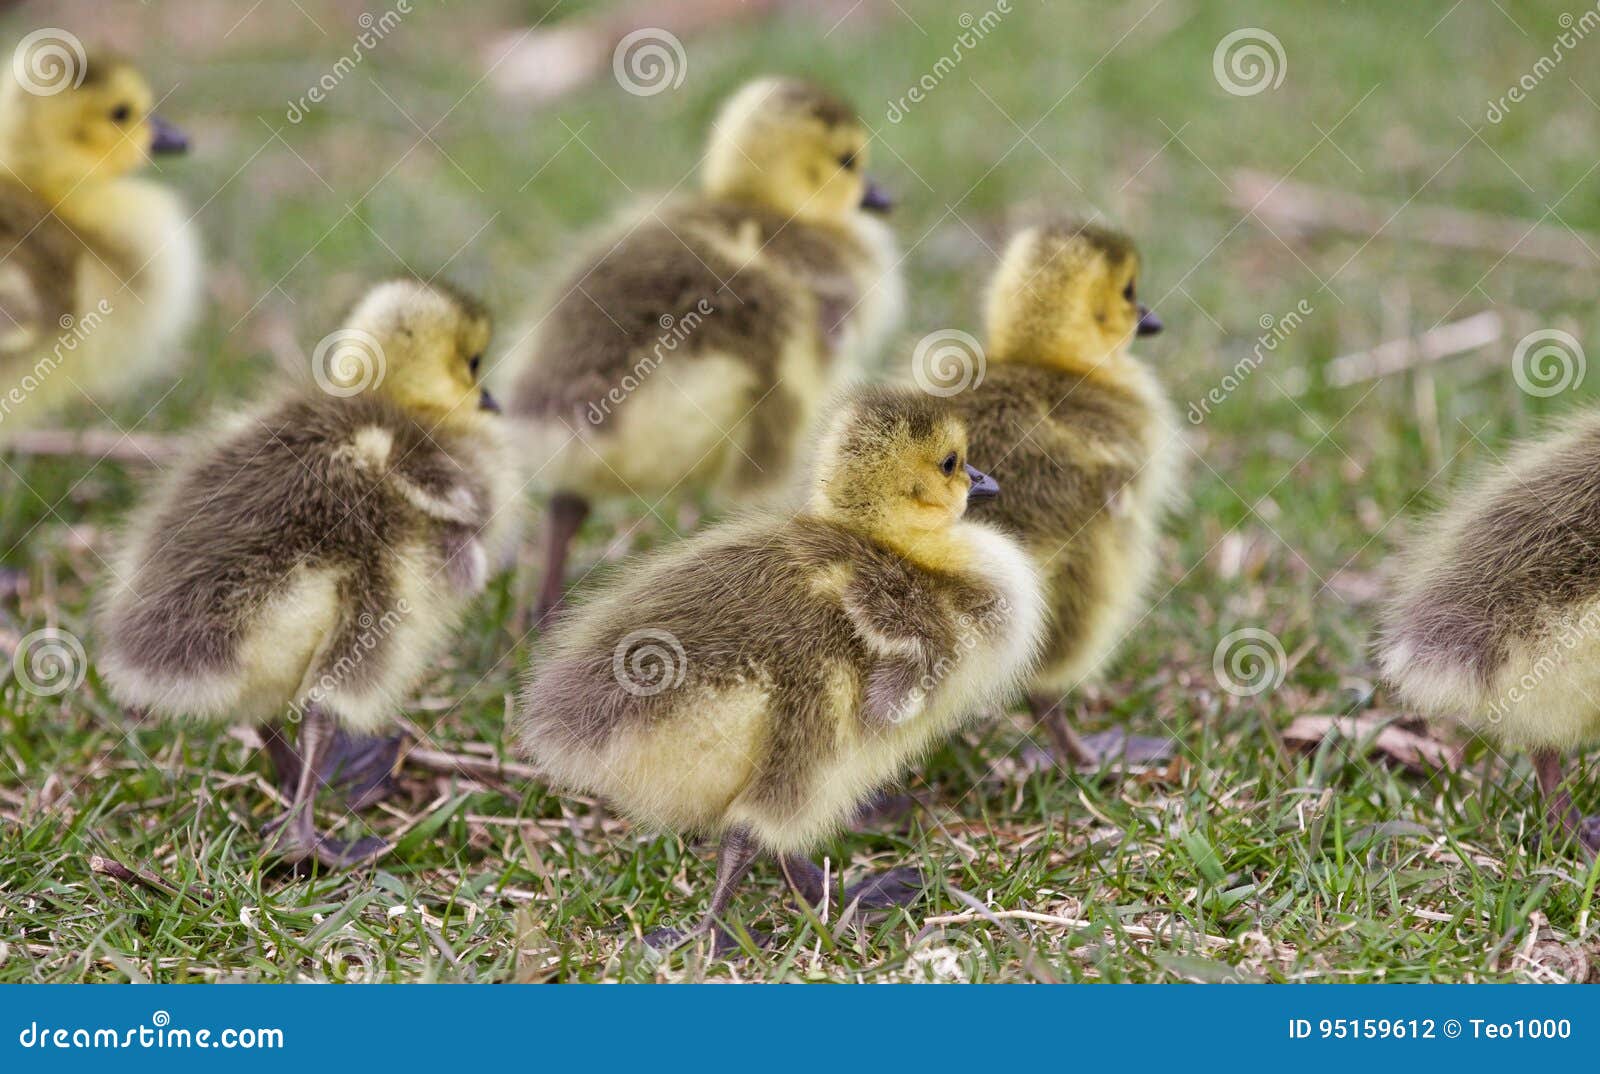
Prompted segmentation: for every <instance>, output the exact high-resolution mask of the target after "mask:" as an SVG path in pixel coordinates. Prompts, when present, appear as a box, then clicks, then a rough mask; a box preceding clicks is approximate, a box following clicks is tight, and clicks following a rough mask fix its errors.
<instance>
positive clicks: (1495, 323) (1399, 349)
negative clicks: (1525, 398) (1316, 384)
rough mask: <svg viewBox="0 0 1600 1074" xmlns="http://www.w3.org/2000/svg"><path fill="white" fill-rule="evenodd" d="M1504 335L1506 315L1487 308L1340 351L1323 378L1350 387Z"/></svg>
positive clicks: (1469, 348)
mask: <svg viewBox="0 0 1600 1074" xmlns="http://www.w3.org/2000/svg"><path fill="white" fill-rule="evenodd" d="M1503 335H1505V319H1504V318H1503V317H1501V316H1500V314H1499V313H1497V312H1495V311H1494V310H1485V311H1484V312H1482V313H1475V314H1473V315H1472V316H1471V317H1464V318H1462V319H1461V320H1459V321H1451V322H1449V323H1448V324H1441V325H1440V326H1439V327H1437V328H1430V329H1429V330H1428V331H1426V332H1423V333H1422V334H1421V335H1419V336H1411V337H1407V338H1406V339H1391V340H1389V341H1388V342H1385V343H1380V344H1378V345H1377V346H1376V347H1373V348H1372V349H1371V350H1365V351H1358V352H1356V353H1355V354H1345V355H1341V356H1339V357H1338V358H1335V359H1334V360H1333V361H1331V362H1329V363H1328V364H1327V366H1326V367H1325V368H1324V369H1323V371H1322V379H1323V382H1324V383H1325V384H1328V385H1330V386H1331V387H1335V388H1347V387H1349V386H1350V385H1352V384H1360V383H1362V382H1363V381H1369V380H1377V379H1379V378H1380V377H1388V376H1393V375H1394V374H1396V373H1403V372H1405V371H1406V370H1408V369H1415V368H1417V367H1418V366H1423V365H1428V364H1430V363H1433V362H1437V361H1441V360H1442V359H1445V358H1451V357H1454V356H1455V355H1458V354H1467V353H1469V352H1471V351H1475V350H1477V349H1478V348H1480V347H1487V346H1488V345H1489V344H1491V343H1496V342H1499V340H1500V338H1501V337H1502V336H1503Z"/></svg>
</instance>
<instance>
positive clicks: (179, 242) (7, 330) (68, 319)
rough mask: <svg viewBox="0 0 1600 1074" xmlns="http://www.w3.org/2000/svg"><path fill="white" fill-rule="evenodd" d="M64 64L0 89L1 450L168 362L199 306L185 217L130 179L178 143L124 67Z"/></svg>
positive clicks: (34, 68) (98, 61)
mask: <svg viewBox="0 0 1600 1074" xmlns="http://www.w3.org/2000/svg"><path fill="white" fill-rule="evenodd" d="M49 46H50V42H49V41H48V40H45V41H42V42H40V43H39V44H38V46H37V47H38V48H41V49H48V48H49ZM66 51H67V54H65V55H63V54H55V55H47V54H38V55H29V54H23V55H19V56H17V57H15V60H16V62H15V63H12V64H10V65H8V67H7V71H8V72H9V73H8V74H5V75H4V76H0V243H3V244H4V247H5V249H7V250H8V251H9V253H7V254H6V256H5V258H4V259H3V260H0V445H3V444H4V443H5V442H6V441H7V440H9V439H10V438H11V437H12V435H13V434H15V433H17V432H19V431H21V430H23V429H25V428H27V427H28V426H30V425H34V424H37V423H38V422H39V421H40V420H41V419H42V418H43V417H44V416H45V415H47V414H49V413H50V412H51V411H52V410H54V409H56V408H58V407H60V406H62V405H63V404H65V403H69V402H72V401H74V400H77V399H79V398H80V397H82V396H87V397H88V398H90V399H92V400H94V401H95V402H96V403H97V404H98V405H100V406H107V405H109V403H110V402H111V399H112V397H113V396H114V395H115V394H116V393H117V392H119V391H121V390H122V389H124V388H125V387H127V386H129V385H131V384H132V383H134V382H136V381H137V380H139V379H142V378H144V377H146V376H149V375H150V374H151V373H153V372H155V371H156V370H157V369H158V368H159V367H160V366H162V365H163V364H171V363H173V362H174V360H175V358H176V355H175V354H174V353H173V352H174V349H175V347H176V346H177V343H178V341H179V339H180V337H181V335H182V333H183V332H184V330H185V329H187V327H188V326H189V324H190V322H191V321H192V320H193V319H194V315H195V312H196V310H197V308H198V304H199V298H200V280H201V259H200V244H199V241H198V239H197V237H196V233H195V229H194V227H193V226H192V225H191V224H190V223H189V213H188V211H187V210H186V209H185V208H184V205H183V202H182V200H181V199H180V198H179V197H178V195H177V194H176V193H175V192H174V191H172V190H171V189H170V188H169V187H167V186H166V185H165V184H163V183H161V182H157V181H152V180H149V179H143V178H139V177H136V176H134V175H133V174H132V173H133V172H134V171H136V170H137V169H139V168H140V167H141V166H142V165H144V164H145V163H146V162H147V161H148V160H149V158H150V157H152V156H154V155H159V154H165V153H181V152H183V151H184V150H185V149H186V148H187V146H188V142H187V140H186V139H185V138H184V136H183V135H182V134H181V133H179V132H178V130H177V128H175V127H173V126H172V125H171V124H169V123H166V122H165V121H163V120H162V119H161V118H160V117H159V116H157V115H156V114H155V113H154V112H153V111H152V105H153V100H154V96H153V94H152V93H151V90H150V87H149V85H148V84H147V83H146V82H145V80H144V78H143V77H142V76H141V75H140V74H139V72H138V71H137V70H135V69H134V68H133V67H132V66H131V65H130V64H129V63H128V62H127V61H125V60H122V59H120V58H119V57H116V56H114V55H111V54H109V53H89V54H85V55H83V56H79V55H76V54H73V53H72V51H71V50H70V49H68V50H66Z"/></svg>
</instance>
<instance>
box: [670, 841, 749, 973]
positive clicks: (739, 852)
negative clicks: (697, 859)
mask: <svg viewBox="0 0 1600 1074" xmlns="http://www.w3.org/2000/svg"><path fill="white" fill-rule="evenodd" d="M759 853H760V848H759V847H757V846H756V841H755V840H754V839H753V838H752V837H751V835H750V830H749V829H748V828H733V829H731V830H730V831H728V833H727V834H726V835H724V836H723V837H722V843H721V845H720V846H719V847H718V848H717V885H716V887H715V888H713V889H712V892H711V906H710V907H709V908H708V909H707V910H706V916H705V917H703V918H701V919H700V923H699V924H698V925H696V926H695V927H694V928H692V929H690V930H688V931H687V932H685V931H684V930H682V929H672V928H667V929H656V930H655V931H654V932H652V933H649V934H648V935H646V936H645V938H644V942H645V943H647V944H649V945H650V946H651V947H655V948H671V947H676V946H678V945H679V944H681V943H683V942H684V941H685V940H688V939H690V938H691V937H694V936H699V935H700V934H702V933H707V932H709V933H710V934H711V938H712V939H711V950H712V953H713V954H721V953H722V952H724V951H728V950H732V949H733V948H736V947H738V946H739V943H738V941H737V940H735V939H734V938H733V936H731V935H730V934H729V933H728V932H727V930H725V929H724V928H722V926H721V924H719V922H720V920H721V918H723V917H724V916H725V915H726V914H727V912H728V905H729V903H731V902H732V901H733V893H734V892H735V891H736V890H738V887H739V884H740V882H741V881H743V880H744V878H745V874H747V873H748V872H749V871H750V866H752V865H754V864H755V860H756V856H757V855H758V854H759ZM756 939H757V941H758V942H759V941H760V939H761V938H760V937H756Z"/></svg>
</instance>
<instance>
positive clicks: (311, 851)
mask: <svg viewBox="0 0 1600 1074" xmlns="http://www.w3.org/2000/svg"><path fill="white" fill-rule="evenodd" d="M274 833H276V835H277V838H275V839H273V840H272V841H271V842H270V843H269V845H268V851H269V852H270V853H272V854H275V855H277V856H278V857H280V858H282V859H283V860H284V861H285V862H288V863H289V864H290V865H294V866H297V867H298V866H303V865H308V864H310V863H311V862H313V861H314V862H317V863H318V864H319V865H321V866H322V867H323V868H324V869H333V870H344V869H353V868H355V867H356V866H358V865H365V864H366V863H368V862H370V861H374V860H376V859H377V858H378V857H380V856H381V855H383V854H384V853H385V852H387V851H388V849H389V844H388V842H386V841H385V840H383V839H380V838H378V837H377V836H375V835H368V836H364V837H362V838H360V839H356V840H350V841H347V840H344V839H335V838H333V837H332V836H330V835H324V834H323V833H321V832H319V831H317V830H316V829H315V828H314V827H312V826H311V824H310V822H309V821H306V822H304V823H302V822H301V821H300V820H299V818H297V817H294V816H293V815H292V814H291V813H285V814H284V815H283V816H281V817H278V818H277V819H275V820H273V821H272V822H271V823H269V824H268V825H267V826H266V828H265V829H264V830H263V832H262V834H263V835H267V836H271V835H273V834H274Z"/></svg>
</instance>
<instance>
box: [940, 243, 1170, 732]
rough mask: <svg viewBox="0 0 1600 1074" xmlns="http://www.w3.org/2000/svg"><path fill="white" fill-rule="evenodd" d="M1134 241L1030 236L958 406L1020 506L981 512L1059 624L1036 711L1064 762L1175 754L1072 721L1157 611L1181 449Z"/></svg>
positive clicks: (994, 291)
mask: <svg viewBox="0 0 1600 1074" xmlns="http://www.w3.org/2000/svg"><path fill="white" fill-rule="evenodd" d="M1138 276H1139V255H1138V252H1137V251H1136V250H1135V249H1134V246H1133V243H1132V242H1131V241H1130V240H1129V239H1128V238H1127V237H1126V236H1123V235H1120V234H1117V233H1115V232H1112V231H1107V230H1105V229H1103V228H1098V227H1093V226H1089V225H1085V224H1080V223H1076V222H1067V223H1056V224H1051V225H1046V226H1041V227H1036V228H1033V229H1031V230H1027V231H1024V232H1022V233H1021V234H1019V235H1017V236H1016V237H1015V238H1014V239H1012V241H1011V242H1010V244H1009V245H1008V246H1007V248H1006V251H1005V254H1004V257H1003V258H1002V260H1001V264H1000V267H999V269H998V270H997V271H996V273H995V276H994V279H993V281H992V282H991V284H990V287H989V295H988V310H987V317H986V320H987V327H986V333H987V336H988V342H987V347H986V348H985V353H986V355H987V362H986V368H985V369H984V370H983V371H982V372H983V376H982V379H981V381H980V382H979V383H978V384H977V385H976V386H975V387H972V388H971V389H969V390H966V391H963V392H960V393H958V394H957V395H955V396H954V397H953V398H952V399H951V402H952V403H953V404H954V406H955V409H956V410H957V412H958V413H960V414H961V416H962V417H963V418H964V419H965V421H966V424H967V429H968V431H969V434H970V436H971V438H972V452H973V454H974V456H975V457H977V458H981V459H984V460H986V461H988V462H989V463H990V465H992V466H993V467H994V471H995V479H996V480H997V481H999V482H1000V483H1001V485H1003V486H1004V487H1005V489H1006V491H1007V493H1008V495H1007V496H1005V497H1004V498H1002V499H1000V500H997V501H995V502H994V503H992V504H986V505H984V507H983V508H982V509H981V510H979V511H976V512H974V517H975V518H978V519H981V520H983V521H988V522H992V523H994V524H995V525H997V526H999V527H1000V528H1001V529H1003V530H1005V531H1006V532H1007V533H1010V534H1011V535H1013V536H1014V537H1016V538H1017V539H1019V540H1020V541H1022V542H1023V544H1024V545H1026V547H1027V548H1028V551H1029V552H1030V553H1031V554H1032V556H1033V558H1034V560H1035V561H1036V562H1037V564H1038V568H1039V572H1040V576H1041V578H1042V579H1043V582H1044V586H1045V592H1046V595H1047V596H1046V599H1047V602H1048V605H1049V612H1050V614H1049V620H1050V626H1049V629H1048V631H1047V632H1046V640H1045V645H1044V655H1043V657H1042V659H1041V662H1040V666H1039V671H1038V673H1037V674H1036V675H1035V677H1034V680H1033V685H1032V695H1031V698H1030V702H1031V705H1032V708H1033V711H1034V714H1035V715H1036V716H1038V717H1041V718H1042V719H1043V721H1044V723H1045V727H1046V729H1047V731H1048V732H1049V734H1050V737H1051V740H1052V743H1053V745H1054V747H1055V750H1056V754H1057V760H1058V761H1061V762H1071V763H1074V764H1097V763H1100V762H1101V761H1103V760H1104V759H1105V757H1106V755H1107V754H1110V753H1125V755H1126V756H1128V757H1129V758H1130V759H1138V758H1145V759H1149V758H1153V757H1156V756H1160V755H1162V754H1164V753H1167V752H1170V749H1171V745H1170V743H1169V742H1167V741H1166V740H1162V739H1138V738H1132V739H1129V738H1124V736H1121V735H1120V734H1110V735H1106V736H1094V738H1091V739H1087V740H1086V739H1084V738H1081V737H1080V736H1079V735H1078V734H1077V733H1076V732H1075V731H1074V729H1073V727H1072V724H1071V722H1070V720H1069V719H1068V717H1067V714H1066V711H1065V708H1064V699H1065V697H1066V695H1068V694H1069V693H1070V692H1071V691H1072V690H1074V689H1075V688H1076V687H1078V686H1079V685H1080V684H1082V683H1083V682H1084V681H1085V680H1087V679H1089V678H1091V677H1092V676H1093V675H1095V673H1096V672H1097V671H1098V670H1099V669H1100V667H1101V666H1102V665H1103V664H1104V663H1105V662H1106V660H1107V659H1108V658H1109V657H1110V656H1111V654H1112V653H1113V651H1114V650H1115V649H1116V647H1117V644H1118V643H1119V642H1120V641H1121V639H1122V637H1123V635H1124V633H1125V632H1126V631H1127V630H1128V628H1129V627H1130V626H1131V625H1132V623H1133V621H1134V619H1135V617H1136V616H1137V615H1138V614H1139V612H1140V610H1141V608H1142V607H1143V602H1144V596H1143V592H1144V589H1145V586H1146V583H1147V581H1148V579H1149V577H1150V575H1151V573H1152V572H1153V569H1154V567H1155V562H1156V542H1157V537H1158V535H1159V530H1160V523H1161V515H1162V512H1163V510H1164V508H1165V505H1166V502H1167V499H1168V497H1169V493H1170V490H1171V487H1172V484H1173V478H1174V474H1175V472H1176V470H1177V457H1178V448H1179V440H1178V439H1177V436H1176V434H1175V432H1174V429H1175V423H1174V420H1173V415H1172V408H1171V405H1170V403H1169V402H1168V399H1167V396H1166V393H1165V392H1164V391H1163V390H1162V388H1161V385H1160V383H1159V381H1157V379H1156V378H1155V376H1154V375H1153V374H1152V373H1151V372H1150V370H1149V368H1148V367H1147V366H1146V365H1145V364H1144V363H1143V362H1141V361H1140V360H1139V359H1138V358H1136V357H1134V356H1133V355H1132V354H1130V353H1129V351H1128V343H1129V341H1130V339H1131V338H1132V337H1133V336H1135V335H1139V336H1148V335H1154V334H1155V333H1157V332H1159V331H1160V330H1161V322H1160V321H1159V320H1158V319H1157V318H1156V317H1155V315H1154V314H1153V313H1151V312H1150V311H1149V310H1148V309H1146V308H1145V307H1144V306H1143V305H1141V304H1140V303H1139V301H1138V298H1137V288H1138Z"/></svg>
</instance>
